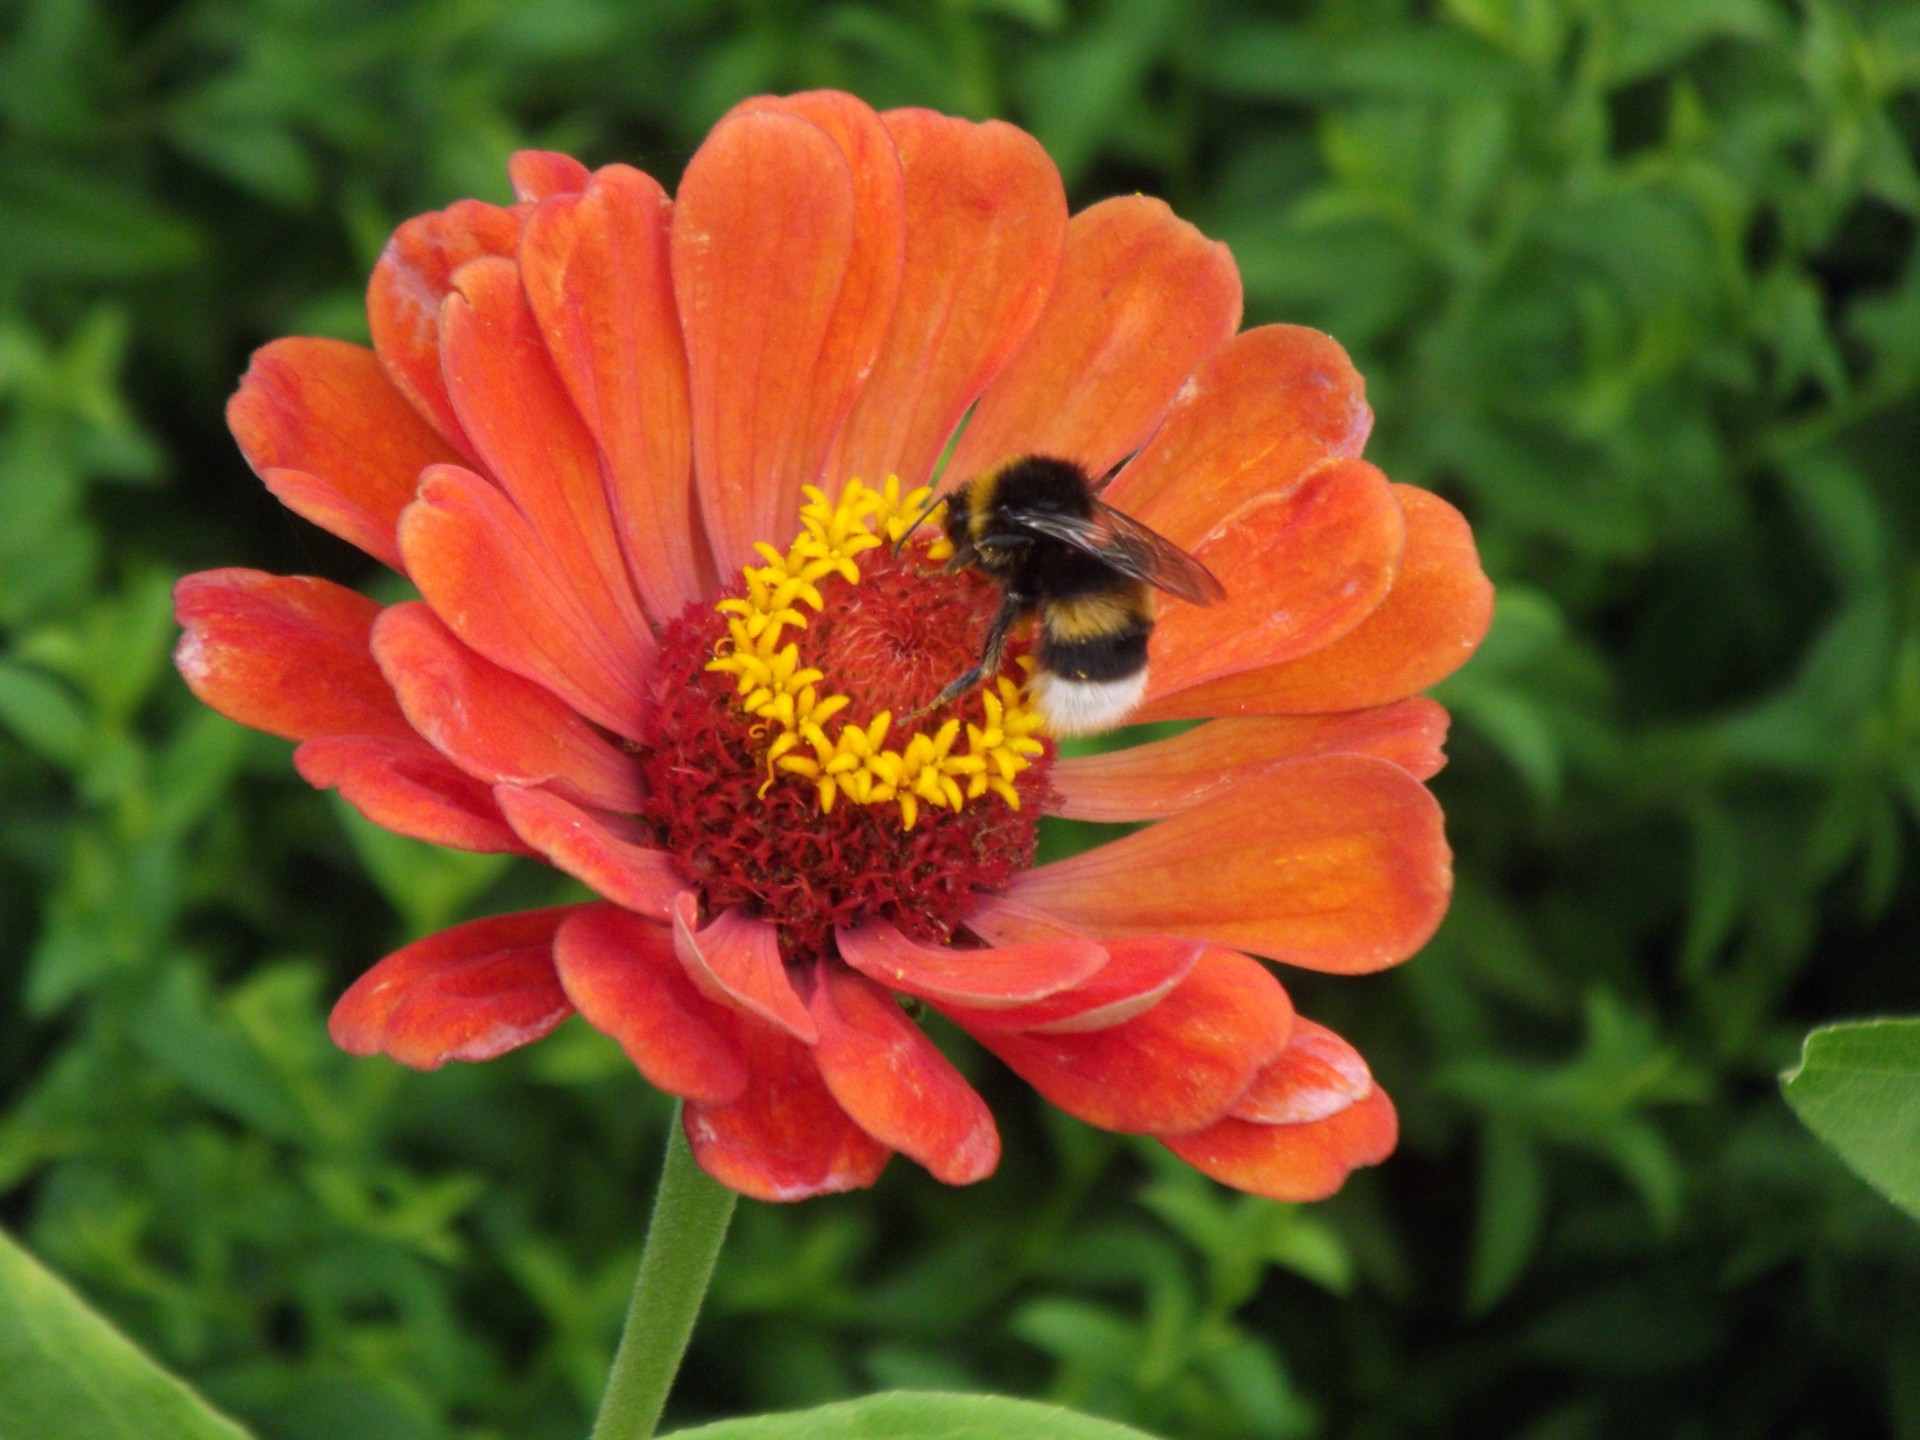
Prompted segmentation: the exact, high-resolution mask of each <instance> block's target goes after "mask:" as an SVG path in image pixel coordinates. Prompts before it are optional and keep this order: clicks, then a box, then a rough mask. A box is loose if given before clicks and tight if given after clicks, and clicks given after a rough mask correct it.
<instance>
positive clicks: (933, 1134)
mask: <svg viewBox="0 0 1920 1440" xmlns="http://www.w3.org/2000/svg"><path fill="white" fill-rule="evenodd" d="M809 1008H810V1009H811V1010H812V1012H813V1018H814V1020H815V1022H816V1023H817V1024H818V1025H819V1027H820V1041H819V1043H818V1044H817V1045H815V1046H814V1049H813V1058H814V1063H815V1064H817V1065H818V1066H819V1067H820V1078H821V1079H822V1080H824V1081H826V1085H827V1089H828V1090H829V1091H830V1092H831V1093H832V1095H833V1098H834V1099H835V1100H837V1101H839V1102H840V1108H841V1109H843V1110H845V1111H846V1112H847V1114H849V1115H851V1116H852V1117H853V1120H854V1123H855V1124H857V1125H858V1126H859V1127H860V1128H861V1129H862V1130H864V1131H866V1132H867V1133H868V1134H869V1135H871V1136H872V1137H873V1138H874V1139H876V1140H878V1141H879V1142H880V1143H881V1144H882V1145H885V1146H887V1147H888V1148H889V1149H893V1150H898V1151H899V1152H900V1153H901V1154H903V1155H906V1156H908V1157H909V1158H911V1159H914V1160H917V1161H919V1162H920V1163H921V1164H922V1165H924V1166H926V1167H927V1169H928V1170H929V1171H930V1172H931V1173H932V1175H933V1177H934V1179H936V1180H940V1181H944V1182H945V1183H946V1184H948V1185H971V1184H973V1183H974V1181H976V1180H984V1179H986V1178H987V1176H989V1175H991V1174H992V1173H993V1170H994V1167H995V1166H996V1165H998V1164H999V1163H1000V1132H999V1131H998V1130H996V1129H995V1128H994V1124H993V1115H992V1114H991V1113H990V1112H989V1111H988V1109H987V1104H986V1101H984V1100H982V1099H981V1098H980V1097H979V1095H977V1094H976V1093H975V1092H974V1089H973V1087H972V1086H971V1085H969V1084H967V1082H966V1080H965V1079H964V1078H962V1076H961V1074H960V1072H959V1071H958V1070H956V1069H954V1068H953V1064H952V1062H951V1061H949V1060H948V1059H947V1057H946V1056H944V1055H942V1054H941V1053H940V1051H939V1050H938V1049H937V1048H936V1047H935V1046H934V1043H933V1042H932V1041H931V1040H929V1039H927V1037H926V1036H925V1035H923V1034H921V1033H920V1028H919V1026H917V1025H915V1024H914V1023H913V1022H912V1021H911V1020H909V1019H907V1017H906V1016H905V1015H904V1014H902V1013H901V1011H900V1007H899V1005H898V1004H896V1003H895V1002H894V999H893V997H892V996H890V995H888V994H887V993H886V992H885V991H884V990H882V989H880V988H879V987H878V986H876V985H874V984H873V983H872V982H871V981H868V980H864V979H862V978H861V977H860V976H858V975H852V974H849V973H848V972H846V971H844V970H841V969H838V968H837V967H835V966H833V965H830V964H829V965H824V966H822V967H821V969H820V978H819V983H818V984H817V985H816V986H815V987H814V991H813V1003H812V1005H811V1006H810V1007H809Z"/></svg>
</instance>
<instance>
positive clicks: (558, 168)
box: [507, 150, 592, 201]
mask: <svg viewBox="0 0 1920 1440" xmlns="http://www.w3.org/2000/svg"><path fill="white" fill-rule="evenodd" d="M591 173H592V172H590V171H589V170H588V169H587V167H586V166H584V165H582V164H581V163H580V162H579V161H578V160H576V159H574V158H573V157H572V156H571V155H562V154H561V153H560V152H559V151H557V150H516V151H514V152H513V154H511V155H510V156H508V157H507V176H508V178H509V179H511V180H512V181H513V197H514V199H516V200H522V201H530V200H545V199H547V198H548V197H549V196H552V195H571V194H574V193H576V192H577V191H581V190H584V189H586V188H587V181H588V180H589V179H590V178H591Z"/></svg>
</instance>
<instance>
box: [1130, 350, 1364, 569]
mask: <svg viewBox="0 0 1920 1440" xmlns="http://www.w3.org/2000/svg"><path fill="white" fill-rule="evenodd" d="M1372 428H1373V412H1372V411H1371V410H1369V409H1368V408H1367V402H1366V387H1365V385H1364V383H1363V382H1362V381H1361V379H1360V374H1359V372H1358V371H1357V370H1355V369H1354V368H1353V362H1352V361H1350V360H1348V359H1347V352H1346V351H1344V350H1342V349H1341V348H1340V346H1339V345H1338V344H1337V343H1336V342H1335V341H1334V340H1333V339H1331V338H1330V337H1328V336H1326V335H1322V334H1321V333H1320V332H1319V331H1318V330H1308V329H1306V328H1305V327H1303V326H1299V325H1262V326H1259V327H1258V328H1256V329H1253V330H1248V331H1245V332H1243V333H1242V334H1239V335H1236V336H1234V337H1233V338H1232V339H1231V340H1229V341H1227V342H1226V343H1225V344H1224V345H1222V346H1221V347H1220V348H1219V349H1218V350H1215V351H1214V352H1213V353H1212V354H1211V355H1209V356H1208V357H1207V358H1206V360H1205V361H1204V362H1203V363H1202V364H1201V366H1200V368H1199V369H1198V370H1196V371H1195V372H1194V375H1193V378H1192V379H1191V380H1190V381H1188V383H1187V384H1186V385H1184V386H1182V387H1181V390H1180V394H1179V396H1178V397H1177V398H1176V399H1175V400H1174V402H1173V408H1172V409H1170V410H1168V411H1167V418H1166V419H1165V420H1164V421H1163V422H1162V423H1161V425H1160V428H1159V429H1158V430H1156V431H1155V432H1154V435H1153V438H1152V439H1151V440H1149V441H1148V442H1147V444H1146V448H1144V449H1143V450H1142V451H1141V452H1140V454H1139V455H1138V456H1136V457H1135V458H1134V459H1132V460H1131V461H1129V462H1128V463H1127V467H1126V469H1124V470H1122V471H1121V472H1120V473H1119V474H1118V475H1117V476H1115V477H1114V481H1113V484H1112V485H1110V486H1108V487H1107V491H1106V494H1105V495H1104V496H1103V497H1102V498H1104V499H1105V500H1106V502H1107V503H1108V504H1109V505H1112V506H1113V507H1114V508H1115V509H1117V510H1121V511H1124V512H1125V513H1126V514H1128V515H1131V516H1133V517H1134V518H1135V519H1137V520H1142V521H1145V522H1146V523H1147V524H1148V525H1151V526H1152V527H1153V528H1154V529H1155V530H1158V531H1159V532H1160V533H1161V534H1162V535H1165V536H1166V537H1167V538H1168V539H1169V540H1171V541H1173V542H1174V543H1175V544H1176V545H1182V546H1190V545H1194V544H1196V543H1198V541H1199V540H1200V538H1201V537H1202V536H1204V535H1206V534H1208V533H1210V532H1211V531H1212V530H1213V528H1214V526H1215V525H1216V524H1218V523H1219V520H1220V518H1221V517H1222V516H1224V515H1226V514H1228V513H1230V512H1231V511H1233V510H1235V509H1237V508H1238V507H1239V506H1241V505H1244V504H1245V503H1246V502H1247V501H1249V500H1252V499H1255V498H1257V497H1259V496H1263V495H1273V496H1278V495H1284V494H1286V493H1287V492H1288V491H1289V490H1291V489H1293V487H1294V486H1296V485H1298V484H1299V483H1300V482H1301V481H1302V480H1303V479H1305V478H1306V477H1307V475H1308V474H1310V473H1311V472H1312V471H1313V470H1314V469H1315V468H1317V467H1318V466H1319V465H1320V464H1322V463H1323V462H1324V461H1327V460H1342V459H1355V458H1358V456H1359V454H1360V451H1361V448H1362V447H1363V446H1364V445H1365V444H1366V443H1367V433H1368V431H1370V430H1371V429H1372Z"/></svg>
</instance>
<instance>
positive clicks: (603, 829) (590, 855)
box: [493, 785, 687, 921]
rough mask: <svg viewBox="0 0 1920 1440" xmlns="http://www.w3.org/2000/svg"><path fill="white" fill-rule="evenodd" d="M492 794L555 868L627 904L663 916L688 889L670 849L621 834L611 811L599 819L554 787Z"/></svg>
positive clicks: (515, 826) (505, 788)
mask: <svg viewBox="0 0 1920 1440" xmlns="http://www.w3.org/2000/svg"><path fill="white" fill-rule="evenodd" d="M493 797H494V800H495V802H496V803H498V805H499V806H500V810H501V813H502V814H504V815H505V816H506V820H507V824H509V825H511V826H512V827H513V830H514V833H515V834H516V835H518V836H519V837H520V838H521V839H522V840H524V841H525V842H526V843H527V844H528V845H529V846H531V847H532V848H533V849H534V850H535V851H536V852H538V853H539V854H541V855H543V856H545V857H546V859H547V860H548V861H549V862H550V863H551V864H552V865H553V866H554V868H556V869H558V870H564V871H565V872H566V873H567V874H569V875H571V876H573V878H574V879H576V880H578V881H579V882H580V883H581V884H583V885H586V886H587V887H588V888H590V889H592V890H593V891H594V892H595V893H597V894H600V895H604V896H606V897H607V899H609V900H611V901H613V903H614V904H616V905H619V906H621V907H622V908H623V909H627V910H631V911H633V912H634V913H635V914H636V915H644V916H646V917H647V918H649V919H651V920H659V921H664V920H666V919H667V917H668V916H669V915H670V914H671V913H672V910H673V898H674V896H675V895H677V894H679V893H680V892H681V891H682V890H684V889H685V888H686V883H687V882H686V881H684V880H682V879H681V878H680V874H679V872H678V871H677V870H675V869H674V867H673V861H672V860H671V859H669V858H668V856H667V854H666V852H665V851H662V850H655V849H652V848H651V847H649V846H646V845H640V844H635V843H634V841H633V840H632V839H629V838H627V837H625V836H623V835H621V834H619V833H617V832H616V831H615V830H614V828H613V820H614V817H612V816H602V817H598V818H596V817H595V816H592V815H589V814H588V813H587V812H586V811H585V810H582V809H581V808H580V807H579V806H577V805H570V804H568V803H567V802H566V801H565V800H563V799H561V798H560V797H559V796H558V795H555V794H554V793H553V792H552V791H550V790H525V789H520V788H518V787H516V786H513V785H498V786H495V787H494V791H493Z"/></svg>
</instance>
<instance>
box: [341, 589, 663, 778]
mask: <svg viewBox="0 0 1920 1440" xmlns="http://www.w3.org/2000/svg"><path fill="white" fill-rule="evenodd" d="M373 654H374V658H375V659H376V660H377V661H378V662H379V664H380V673H381V674H383V675H384V676H386V678H387V682H388V683H389V684H390V685H392V686H393V692H394V695H395V696H396V697H397V698H398V699H399V702H400V708H401V710H402V711H404V712H405V714H406V717H407V720H408V722H409V723H410V724H411V725H412V726H413V728H414V729H415V730H417V731H419V732H420V734H421V735H423V736H425V737H426V738H427V739H428V740H429V741H431V742H432V743H433V745H434V747H435V748H436V749H438V750H439V751H440V752H441V753H442V754H443V755H445V756H446V757H447V758H448V759H450V760H452V761H453V762H454V763H455V764H456V765H458V766H460V768H461V769H463V770H465V771H466V772H467V773H468V774H469V775H472V776H474V777H475V778H476V779H479V780H484V781H486V782H487V783H488V784H490V785H492V784H502V783H504V784H509V785H552V786H553V787H554V789H555V790H556V791H557V792H559V793H560V794H563V795H566V796H567V797H568V798H570V799H573V800H576V801H578V802H579V803H581V804H583V805H591V806H595V807H597V808H599V809H603V810H620V811H626V812H629V813H631V812H633V811H635V810H638V809H639V808H640V803H641V801H642V799H643V798H644V797H645V794H646V790H645V787H644V786H643V785H642V784H641V781H640V772H639V768H638V767H637V766H636V765H635V764H634V762H633V760H632V759H631V758H630V757H628V756H625V755H623V754H621V753H620V752H619V751H618V750H616V749H614V748H613V746H611V745H609V744H608V743H607V742H606V741H605V740H604V739H602V738H601V736H600V733H599V731H597V730H595V729H594V728H593V727H592V726H591V725H589V724H587V722H586V721H584V720H582V719H581V718H580V717H579V716H578V715H577V714H575V713H574V711H573V708H572V707H571V706H569V705H568V704H567V703H566V702H565V701H563V700H561V699H560V698H559V697H558V696H556V695H555V694H554V693H553V692H552V691H550V690H547V689H544V688H542V687H541V686H539V685H536V684H534V683H533V682H532V681H531V680H523V679H522V678H521V677H520V676H518V675H516V674H514V673H513V672H512V671H511V670H503V669H501V668H500V667H499V666H498V665H495V664H494V663H493V662H492V661H491V660H487V659H483V658H482V657H481V656H479V655H477V654H475V653H474V652H473V651H472V650H469V649H468V648H467V647H466V646H465V645H462V644H461V643H460V641H459V640H458V639H457V638H456V637H455V636H454V634H453V632H452V631H451V630H449V629H447V627H446V625H445V624H444V623H442V621H441V620H440V617H439V616H437V615H435V614H434V613H433V611H432V610H431V609H429V608H428V607H427V606H425V605H422V604H420V603H419V602H418V601H414V600H409V601H407V602H406V603H405V604H401V605H392V606H389V607H388V608H387V609H386V610H385V611H384V612H383V613H382V614H381V616H380V618H379V620H378V621H376V622H375V624H374V628H373Z"/></svg>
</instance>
